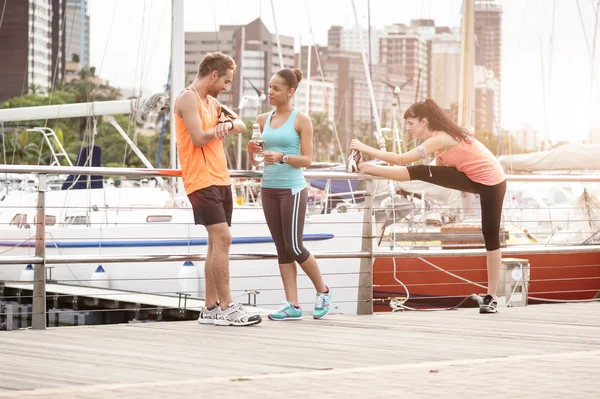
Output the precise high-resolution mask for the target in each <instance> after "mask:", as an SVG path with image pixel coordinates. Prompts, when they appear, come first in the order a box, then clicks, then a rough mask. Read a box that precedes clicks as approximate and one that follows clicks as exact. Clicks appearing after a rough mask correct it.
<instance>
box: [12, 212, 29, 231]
mask: <svg viewBox="0 0 600 399" xmlns="http://www.w3.org/2000/svg"><path fill="white" fill-rule="evenodd" d="M9 224H10V225H11V226H17V227H18V228H20V229H22V228H25V229H28V228H29V227H30V226H29V225H28V224H27V214H26V213H17V214H16V215H15V216H14V217H13V218H12V220H11V221H10V223H9Z"/></svg>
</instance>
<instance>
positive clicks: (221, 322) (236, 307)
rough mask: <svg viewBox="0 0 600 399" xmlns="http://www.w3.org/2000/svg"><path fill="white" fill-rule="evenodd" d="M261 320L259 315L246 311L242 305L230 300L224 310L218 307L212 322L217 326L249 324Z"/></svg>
mask: <svg viewBox="0 0 600 399" xmlns="http://www.w3.org/2000/svg"><path fill="white" fill-rule="evenodd" d="M261 321H262V317H261V316H260V315H258V314H251V313H248V311H247V310H246V308H244V307H243V306H242V305H240V304H239V303H237V302H232V303H230V304H229V306H228V307H227V309H225V310H221V308H220V307H218V311H217V318H216V319H215V321H214V324H215V325H217V326H251V325H253V324H258V323H260V322H261Z"/></svg>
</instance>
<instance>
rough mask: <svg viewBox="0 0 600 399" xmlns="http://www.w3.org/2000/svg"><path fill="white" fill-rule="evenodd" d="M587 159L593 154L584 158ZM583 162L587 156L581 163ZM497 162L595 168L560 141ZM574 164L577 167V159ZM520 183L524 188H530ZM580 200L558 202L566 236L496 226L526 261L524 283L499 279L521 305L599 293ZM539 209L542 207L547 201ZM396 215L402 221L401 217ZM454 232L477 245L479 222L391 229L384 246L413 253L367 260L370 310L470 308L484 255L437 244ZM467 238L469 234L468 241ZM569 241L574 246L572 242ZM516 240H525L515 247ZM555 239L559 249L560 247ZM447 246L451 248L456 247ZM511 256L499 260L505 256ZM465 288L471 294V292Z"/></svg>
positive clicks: (408, 186) (469, 64) (590, 227)
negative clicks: (400, 231) (524, 297)
mask: <svg viewBox="0 0 600 399" xmlns="http://www.w3.org/2000/svg"><path fill="white" fill-rule="evenodd" d="M473 10H474V1H473V0H464V1H463V21H462V30H461V33H462V63H461V92H460V101H459V124H462V125H466V126H468V125H469V121H470V115H471V108H470V104H471V96H472V95H473V94H472V93H473V87H472V82H473V78H472V73H473V72H472V70H473V64H474V56H473V53H474V36H473V31H474V29H473V23H474V15H473ZM592 158H595V159H593V160H591V159H592ZM586 160H588V161H590V160H591V161H590V162H589V163H587V162H586ZM500 162H501V163H502V164H503V165H504V166H505V169H506V171H507V173H509V172H513V171H514V170H515V169H516V170H527V171H530V172H531V171H538V172H539V171H546V172H547V171H552V170H561V171H564V170H569V169H571V170H572V169H580V167H582V166H583V168H582V169H585V168H586V167H591V168H592V169H597V168H598V167H599V166H600V165H599V164H598V161H597V149H596V151H594V149H593V148H587V147H586V148H585V149H582V148H580V147H579V146H577V145H570V146H565V147H564V148H559V149H557V150H555V151H552V152H548V153H544V154H524V155H513V156H505V157H501V158H500ZM582 162H583V163H585V165H582ZM532 180H533V179H532ZM399 186H400V187H402V188H403V189H405V190H409V191H410V192H412V193H419V192H421V193H428V195H432V196H434V197H437V198H439V199H441V200H442V201H447V200H448V199H449V197H450V195H451V191H452V190H445V189H442V190H438V191H437V192H436V191H433V190H431V189H430V187H431V185H429V184H427V183H421V182H408V183H403V184H400V185H399ZM526 189H528V190H532V188H531V186H529V187H526ZM509 190H510V185H509ZM584 193H585V192H584ZM456 194H458V193H456ZM582 198H584V202H583V203H582V199H581V198H579V200H578V202H579V203H575V202H572V203H568V204H567V203H566V202H565V203H564V204H563V206H565V204H566V206H568V207H569V209H570V210H571V212H570V214H568V215H567V216H566V220H557V221H555V227H556V226H560V225H561V222H564V224H563V226H567V228H568V235H565V234H562V235H560V234H550V235H551V237H549V240H548V241H547V245H541V244H542V243H541V242H538V241H537V239H536V238H535V237H534V236H532V235H531V234H530V233H529V232H528V231H527V230H512V231H505V232H504V237H505V239H504V243H503V244H504V245H503V247H504V248H503V257H504V258H505V259H506V258H509V257H510V258H513V259H512V260H515V259H517V262H527V263H528V266H529V270H530V275H529V278H528V281H527V282H525V281H524V277H523V274H520V275H519V274H517V275H510V274H508V275H507V276H506V275H505V277H506V278H507V279H508V280H510V281H506V282H508V283H510V284H512V286H513V287H514V289H517V288H518V291H519V294H520V295H521V294H522V293H523V292H526V293H528V300H529V303H539V302H552V301H566V300H592V299H593V298H595V297H598V296H599V295H600V267H598V265H599V264H600V252H599V251H598V247H597V246H591V245H590V244H594V243H597V242H598V238H597V235H598V230H599V229H600V225H599V224H598V222H597V220H598V218H597V217H596V215H597V214H598V206H597V205H596V204H595V202H594V201H589V196H584V197H582ZM512 200H514V198H511V192H510V191H509V192H508V193H507V202H506V203H505V211H504V221H505V223H504V224H505V228H506V226H507V224H508V223H506V222H508V221H509V220H507V219H510V217H509V215H511V212H510V211H512V209H507V208H511V203H510V201H512ZM512 207H514V205H512ZM544 210H545V211H546V212H548V208H547V207H545V209H544ZM573 210H574V211H573ZM507 211H508V212H507ZM567 213H568V210H567ZM553 215H555V213H553ZM569 215H570V216H569ZM513 216H514V214H513ZM530 217H531V215H530ZM534 217H535V216H534ZM569 217H570V218H571V220H569ZM573 219H575V220H573ZM533 220H536V219H533ZM537 220H539V219H537ZM404 221H405V222H406V219H404ZM569 222H570V223H571V224H570V225H569ZM424 224H427V223H426V222H425V223H424ZM438 224H442V222H441V221H439V223H438ZM415 233H418V234H415ZM565 233H566V232H565ZM518 235H520V236H522V238H524V241H523V240H521V242H520V243H519V245H510V243H509V241H510V240H511V238H514V236H518ZM461 236H462V237H463V240H462V241H463V244H467V245H463V246H462V247H461V248H474V247H479V248H482V247H483V245H482V244H483V242H482V240H481V229H480V223H479V221H478V220H476V219H475V220H473V223H448V224H445V225H444V224H442V226H441V228H439V229H438V232H436V233H431V232H420V233H419V232H415V231H414V230H413V231H408V232H407V233H406V234H404V236H403V238H402V239H398V236H397V235H394V234H391V240H392V241H391V243H390V242H388V243H386V244H385V245H386V246H388V247H389V248H391V250H392V251H393V250H394V248H407V249H412V251H413V253H415V252H419V253H415V254H414V256H413V257H390V258H383V257H378V258H376V259H375V261H374V264H373V286H374V289H373V294H374V298H375V302H374V309H375V310H376V311H390V310H396V309H407V308H409V309H410V308H412V307H440V306H444V307H445V306H456V305H458V304H465V305H466V306H469V304H471V305H472V306H477V302H476V301H471V302H465V298H470V297H473V298H477V294H479V293H483V292H485V286H484V285H485V282H486V281H487V270H486V258H485V255H484V254H483V255H482V256H468V255H469V254H468V253H465V254H460V255H448V254H444V247H450V248H451V247H452V246H453V243H454V244H456V239H457V238H459V239H460V237H461ZM473 236H474V237H475V240H474V241H473ZM511 236H512V237H511ZM469 237H471V238H469ZM445 240H446V242H445ZM397 241H404V242H397ZM528 241H529V242H528ZM574 241H576V244H580V245H579V246H572V245H573V242H574ZM524 243H529V244H533V245H522V244H524ZM586 244H587V245H586ZM559 245H563V246H565V247H563V248H560V247H559ZM454 247H455V248H456V246H454ZM467 252H468V251H467ZM512 260H511V259H506V261H512ZM519 276H520V277H519ZM519 278H520V279H521V280H520V282H521V283H522V285H521V286H518V284H515V283H516V282H517V283H518V282H519V281H517V280H518V279H519ZM513 280H514V281H513ZM504 283H505V281H501V285H503V284H504ZM507 285H509V284H507ZM524 285H525V286H524ZM504 291H505V290H504V287H503V288H501V289H500V292H503V293H504V294H505V295H506V298H505V301H508V302H509V303H510V299H509V297H511V296H512V294H514V293H515V292H514V291H513V292H512V293H510V292H508V293H505V292H504ZM473 294H475V295H474V296H473ZM505 303H506V302H505Z"/></svg>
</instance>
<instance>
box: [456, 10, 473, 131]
mask: <svg viewBox="0 0 600 399" xmlns="http://www.w3.org/2000/svg"><path fill="white" fill-rule="evenodd" d="M462 7H463V12H462V15H463V20H462V26H461V36H462V38H461V63H460V66H461V68H460V69H461V74H460V92H459V97H458V124H459V125H461V126H466V127H469V128H470V127H472V126H473V115H472V106H473V65H474V63H475V52H474V48H475V33H474V32H475V26H474V22H473V21H474V19H475V8H474V7H475V6H474V0H463V6H462Z"/></svg>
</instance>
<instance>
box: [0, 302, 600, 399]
mask: <svg viewBox="0 0 600 399" xmlns="http://www.w3.org/2000/svg"><path fill="white" fill-rule="evenodd" d="M599 331H600V304H597V303H581V304H561V305H536V306H528V307H523V308H504V309H501V311H500V313H498V314H495V315H480V314H478V313H477V309H462V310H457V311H440V312H404V313H385V314H382V313H378V314H374V315H366V316H332V317H330V318H328V319H325V320H318V321H316V320H312V319H308V318H307V319H305V320H303V321H299V322H285V323H279V322H271V321H269V320H264V321H263V323H261V324H259V325H257V326H254V327H248V328H231V327H217V326H206V325H199V324H198V323H196V322H162V323H139V324H120V325H102V326H81V327H58V328H49V329H47V330H46V331H33V330H17V331H6V332H0V359H2V361H1V362H0V390H14V389H20V390H23V389H39V388H42V387H46V388H52V387H56V386H63V385H66V386H76V385H94V384H111V383H132V382H135V383H142V382H144V383H145V382H155V381H163V380H184V379H192V378H202V377H206V378H208V377H213V376H216V375H219V376H221V377H227V376H231V377H233V376H240V375H258V374H277V373H291V372H304V371H310V370H329V369H344V368H356V367H369V366H386V365H388V366H393V365H397V364H401V363H402V364H404V363H410V364H420V363H423V362H441V361H465V360H478V359H488V358H500V357H506V356H533V355H539V354H561V353H576V352H585V351H593V350H600V334H599V333H598V332H599ZM283 342H285V344H283ZM32 375H44V379H43V380H37V381H34V380H33V379H31V377H30V376H32Z"/></svg>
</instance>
